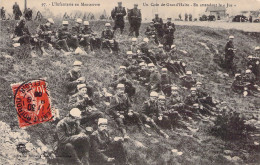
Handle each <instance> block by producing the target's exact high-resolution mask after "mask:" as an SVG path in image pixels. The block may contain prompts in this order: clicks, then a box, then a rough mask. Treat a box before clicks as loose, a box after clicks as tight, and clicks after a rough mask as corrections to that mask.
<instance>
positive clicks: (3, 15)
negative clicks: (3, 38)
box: [1, 7, 6, 20]
mask: <svg viewBox="0 0 260 165" xmlns="http://www.w3.org/2000/svg"><path fill="white" fill-rule="evenodd" d="M1 19H2V20H5V19H6V17H5V8H4V7H2V8H1Z"/></svg>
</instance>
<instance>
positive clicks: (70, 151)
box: [63, 143, 81, 165]
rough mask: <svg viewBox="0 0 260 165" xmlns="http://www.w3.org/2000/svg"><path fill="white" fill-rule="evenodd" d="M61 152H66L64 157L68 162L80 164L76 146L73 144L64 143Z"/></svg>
mask: <svg viewBox="0 0 260 165" xmlns="http://www.w3.org/2000/svg"><path fill="white" fill-rule="evenodd" d="M63 153H64V154H66V157H65V159H67V160H68V161H69V162H71V163H73V164H76V165H81V161H80V159H79V157H78V154H77V151H76V148H75V146H74V145H73V144H71V143H67V144H65V146H64V148H63Z"/></svg>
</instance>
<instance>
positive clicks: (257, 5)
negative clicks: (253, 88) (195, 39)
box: [0, 0, 260, 19]
mask: <svg viewBox="0 0 260 165" xmlns="http://www.w3.org/2000/svg"><path fill="white" fill-rule="evenodd" d="M118 1H121V2H122V3H123V6H124V7H126V8H129V9H130V8H133V4H134V3H137V4H138V5H139V6H138V8H140V9H141V11H142V16H143V18H148V19H150V18H152V17H153V16H154V13H155V12H156V11H158V13H159V15H160V17H162V18H164V19H165V18H167V17H172V18H177V17H178V15H179V14H180V13H181V14H182V17H183V16H184V14H185V13H188V14H192V15H193V17H194V18H196V17H198V16H199V15H200V14H203V13H204V12H205V10H206V7H205V6H200V5H203V4H207V5H219V4H222V5H225V6H226V5H227V3H228V4H231V5H232V6H229V7H228V8H227V13H229V15H236V14H239V12H240V11H242V10H243V11H247V10H260V0H27V7H30V8H34V9H37V10H39V11H43V10H44V9H45V8H49V9H50V11H51V12H52V13H53V14H55V15H56V14H62V15H63V14H64V13H65V12H67V13H70V12H72V11H76V10H77V11H83V12H87V13H89V12H92V13H95V14H96V13H98V14H100V13H103V11H104V10H106V13H107V14H109V15H110V12H111V10H112V9H113V7H114V6H117V2H118ZM14 2H17V3H18V4H19V6H20V8H21V9H22V10H23V9H24V0H1V2H0V4H1V5H0V6H4V7H5V9H6V10H7V12H8V13H12V5H13V4H14ZM55 2H57V3H60V2H62V3H73V4H75V3H79V4H80V3H82V2H83V3H86V4H100V6H94V7H93V6H92V7H89V6H69V7H65V6H62V7H61V6H52V3H55ZM43 3H45V5H43ZM144 3H145V4H147V5H148V6H147V5H144ZM156 3H157V4H159V6H152V5H153V4H156ZM162 3H164V4H165V5H166V6H161V4H162ZM167 3H168V4H172V5H174V4H175V5H176V4H178V3H179V4H180V3H182V4H183V5H184V6H183V5H181V6H167ZM194 3H196V4H197V5H198V6H197V7H194V6H193V4H194ZM185 4H186V5H189V6H185Z"/></svg>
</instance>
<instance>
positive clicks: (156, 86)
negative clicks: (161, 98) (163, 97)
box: [148, 63, 161, 92]
mask: <svg viewBox="0 0 260 165" xmlns="http://www.w3.org/2000/svg"><path fill="white" fill-rule="evenodd" d="M148 68H149V71H150V77H149V91H156V92H160V91H161V75H160V73H159V72H158V70H157V69H156V68H155V66H154V64H153V63H150V64H148Z"/></svg>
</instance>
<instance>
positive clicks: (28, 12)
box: [24, 8, 32, 20]
mask: <svg viewBox="0 0 260 165" xmlns="http://www.w3.org/2000/svg"><path fill="white" fill-rule="evenodd" d="M24 17H25V19H26V20H32V10H31V9H30V8H28V9H26V11H25V14H24Z"/></svg>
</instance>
